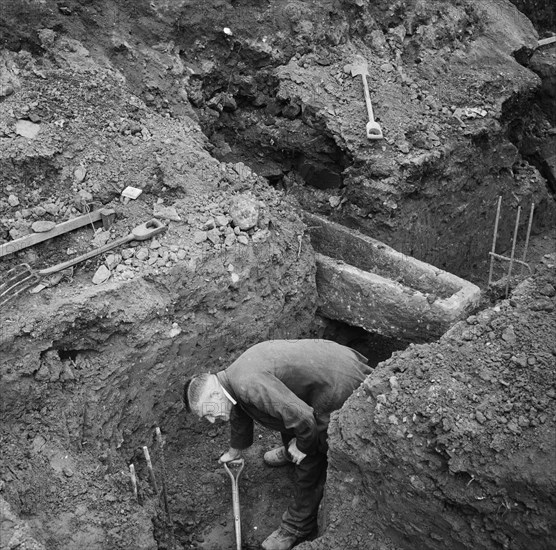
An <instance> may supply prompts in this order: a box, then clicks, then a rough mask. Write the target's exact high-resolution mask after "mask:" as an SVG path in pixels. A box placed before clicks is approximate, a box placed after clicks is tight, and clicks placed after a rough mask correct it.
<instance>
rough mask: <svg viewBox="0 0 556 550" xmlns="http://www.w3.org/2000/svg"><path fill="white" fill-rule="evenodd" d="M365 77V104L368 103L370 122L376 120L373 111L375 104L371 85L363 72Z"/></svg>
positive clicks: (363, 77) (362, 76)
mask: <svg viewBox="0 0 556 550" xmlns="http://www.w3.org/2000/svg"><path fill="white" fill-rule="evenodd" d="M361 78H362V79H363V90H364V92H365V104H366V105H367V113H368V115H369V122H374V121H375V115H374V113H373V104H372V103H371V94H370V92H369V85H368V84H367V77H366V76H365V75H364V74H362V75H361Z"/></svg>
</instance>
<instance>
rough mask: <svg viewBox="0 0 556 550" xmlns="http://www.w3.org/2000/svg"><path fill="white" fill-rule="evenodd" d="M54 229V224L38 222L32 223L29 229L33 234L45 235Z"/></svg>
mask: <svg viewBox="0 0 556 550" xmlns="http://www.w3.org/2000/svg"><path fill="white" fill-rule="evenodd" d="M55 227H56V224H55V223H54V222H49V221H38V222H35V223H33V225H31V229H32V230H33V231H34V232H35V233H46V232H47V231H50V230H52V229H54V228H55Z"/></svg>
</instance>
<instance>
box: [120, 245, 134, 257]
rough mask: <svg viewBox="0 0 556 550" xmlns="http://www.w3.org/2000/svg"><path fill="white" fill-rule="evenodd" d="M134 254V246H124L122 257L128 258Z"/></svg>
mask: <svg viewBox="0 0 556 550" xmlns="http://www.w3.org/2000/svg"><path fill="white" fill-rule="evenodd" d="M134 254H135V249H134V248H124V249H123V250H122V258H123V259H124V260H128V259H129V258H132V257H133V255H134Z"/></svg>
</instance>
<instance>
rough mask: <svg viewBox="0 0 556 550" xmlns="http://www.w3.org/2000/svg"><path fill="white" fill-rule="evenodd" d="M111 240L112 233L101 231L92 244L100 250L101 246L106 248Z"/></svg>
mask: <svg viewBox="0 0 556 550" xmlns="http://www.w3.org/2000/svg"><path fill="white" fill-rule="evenodd" d="M109 240H110V232H109V231H103V230H100V231H99V232H98V233H96V234H95V236H94V237H93V240H92V242H91V244H92V245H93V246H94V247H95V248H100V247H101V246H104V245H105V244H106V243H107V242H108V241H109Z"/></svg>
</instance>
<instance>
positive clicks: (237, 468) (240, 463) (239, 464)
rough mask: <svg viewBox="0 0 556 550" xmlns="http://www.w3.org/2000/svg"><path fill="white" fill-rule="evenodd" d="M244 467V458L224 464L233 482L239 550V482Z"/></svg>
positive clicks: (233, 500) (233, 502) (238, 545)
mask: <svg viewBox="0 0 556 550" xmlns="http://www.w3.org/2000/svg"><path fill="white" fill-rule="evenodd" d="M228 464H230V465H231V466H234V468H233V470H234V471H232V468H230V467H229V466H228ZM244 466H245V461H244V460H243V458H240V459H239V460H232V461H230V462H224V469H225V470H226V472H228V475H229V476H230V479H231V480H232V506H233V510H234V524H235V531H236V549H237V550H241V514H240V508H239V485H238V481H239V476H240V475H241V472H242V471H243V468H244Z"/></svg>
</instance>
